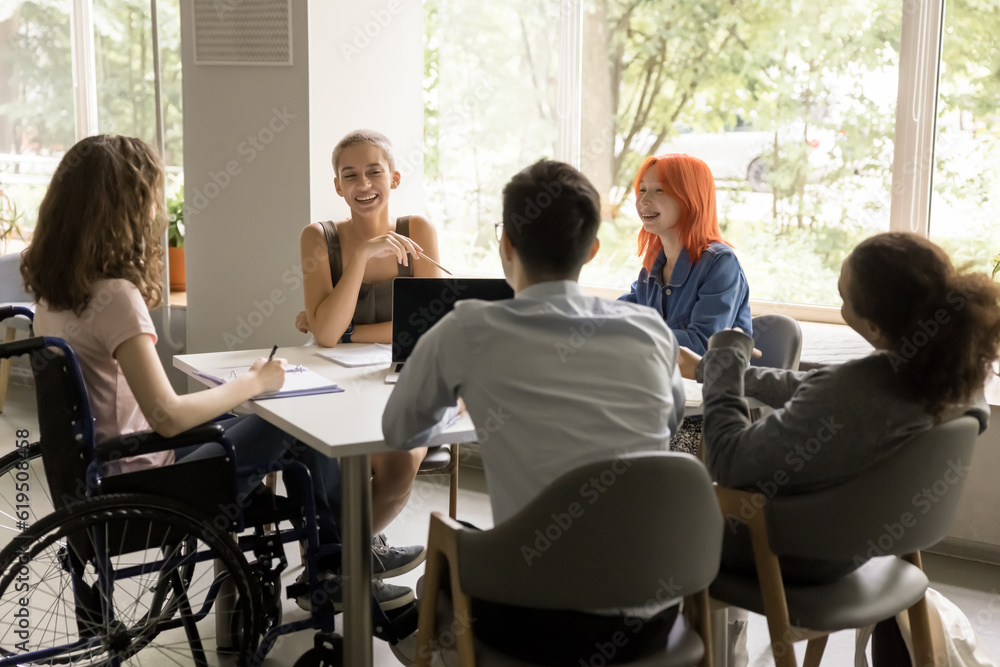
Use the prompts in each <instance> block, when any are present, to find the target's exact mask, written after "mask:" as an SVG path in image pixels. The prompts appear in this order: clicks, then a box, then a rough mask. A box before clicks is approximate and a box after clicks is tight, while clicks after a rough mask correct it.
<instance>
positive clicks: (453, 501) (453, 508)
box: [448, 445, 458, 519]
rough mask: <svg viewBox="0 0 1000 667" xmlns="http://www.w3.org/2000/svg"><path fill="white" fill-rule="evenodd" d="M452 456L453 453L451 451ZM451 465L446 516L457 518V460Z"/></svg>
mask: <svg viewBox="0 0 1000 667" xmlns="http://www.w3.org/2000/svg"><path fill="white" fill-rule="evenodd" d="M456 447H457V445H456ZM452 456H455V454H454V453H452ZM452 466H453V468H452V470H451V487H450V489H449V492H448V516H449V517H451V518H452V519H458V516H457V515H458V461H455V462H454V463H452Z"/></svg>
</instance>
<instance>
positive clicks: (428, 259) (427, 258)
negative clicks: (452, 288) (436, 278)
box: [417, 252, 455, 276]
mask: <svg viewBox="0 0 1000 667" xmlns="http://www.w3.org/2000/svg"><path fill="white" fill-rule="evenodd" d="M417 254H418V255H420V256H421V257H423V258H424V259H426V260H427V261H428V262H430V263H431V264H433V265H434V266H436V267H438V268H439V269H441V270H442V271H444V272H445V273H447V274H448V275H449V276H452V275H455V274H453V273H452V272H451V271H449V270H448V269H446V268H444V267H443V266H441V265H440V264H438V263H437V262H435V261H434V260H433V259H431V258H430V257H428V256H427V255H425V254H424V253H422V252H420V253H417Z"/></svg>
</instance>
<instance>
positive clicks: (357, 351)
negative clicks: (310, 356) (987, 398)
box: [316, 343, 392, 368]
mask: <svg viewBox="0 0 1000 667" xmlns="http://www.w3.org/2000/svg"><path fill="white" fill-rule="evenodd" d="M316 354H318V355H319V356H321V357H325V358H327V359H329V360H330V361H335V362H337V363H338V364H340V365H341V366H346V367H347V368H358V367H359V366H377V365H380V364H387V363H389V361H390V360H391V359H392V347H391V346H389V345H383V344H382V343H375V344H373V345H365V346H364V347H341V346H339V345H338V346H337V347H333V348H330V349H329V350H320V351H318V352H316Z"/></svg>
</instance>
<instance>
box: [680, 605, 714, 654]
mask: <svg viewBox="0 0 1000 667" xmlns="http://www.w3.org/2000/svg"><path fill="white" fill-rule="evenodd" d="M684 619H685V620H686V621H687V622H688V625H690V626H691V629H692V630H694V631H695V632H697V633H698V635H699V636H700V637H701V642H702V644H704V645H705V654H704V655H703V656H702V658H701V662H699V663H698V667H713V666H714V665H715V664H716V663H715V659H714V655H715V654H714V651H713V648H712V640H713V635H712V629H713V623H712V611H711V602H710V601H709V597H708V589H704V590H701V591H699V592H697V593H695V594H694V595H689V596H687V597H685V598H684Z"/></svg>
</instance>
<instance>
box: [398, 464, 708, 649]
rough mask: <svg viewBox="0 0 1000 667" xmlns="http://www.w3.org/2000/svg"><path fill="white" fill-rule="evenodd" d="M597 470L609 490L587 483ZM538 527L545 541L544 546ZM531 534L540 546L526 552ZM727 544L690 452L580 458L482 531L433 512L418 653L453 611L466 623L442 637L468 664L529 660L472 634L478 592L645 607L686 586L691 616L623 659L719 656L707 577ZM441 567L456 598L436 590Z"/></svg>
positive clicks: (536, 602) (498, 598) (544, 601)
mask: <svg viewBox="0 0 1000 667" xmlns="http://www.w3.org/2000/svg"><path fill="white" fill-rule="evenodd" d="M595 479H596V480H601V481H602V484H601V488H603V489H604V491H603V493H600V494H597V493H594V494H591V493H584V492H583V491H582V489H586V488H590V489H595V488H596V487H594V486H593V480H595ZM574 505H577V506H579V507H578V508H574ZM556 517H561V518H559V519H558V520H557V518H556ZM567 520H568V521H567ZM539 532H541V534H542V535H545V536H547V539H548V540H549V542H548V543H547V544H542V545H541V546H540V547H539V542H538V541H539ZM526 545H529V546H531V548H536V547H537V548H541V549H543V550H542V551H539V552H538V553H537V555H534V556H533V557H532V558H527V557H526V556H525V554H524V547H525V546H526ZM721 546H722V516H721V515H720V513H719V509H718V504H717V501H716V499H715V495H714V494H713V491H712V484H711V481H710V479H709V476H708V472H707V471H706V470H705V468H704V466H703V465H701V463H699V462H698V461H697V460H696V459H695V458H694V457H691V456H688V455H687V454H678V453H670V452H642V453H636V454H628V455H624V456H622V457H620V458H617V459H608V460H603V461H597V462H594V463H590V464H587V465H584V466H581V467H580V468H578V469H576V470H573V471H571V472H569V473H567V474H565V475H563V476H562V477H560V478H559V479H558V480H556V481H555V482H554V483H553V484H552V485H551V486H549V487H548V488H547V489H546V490H545V491H543V492H542V493H541V494H539V496H538V497H537V498H535V500H533V501H532V502H531V504H530V505H528V506H527V507H525V508H524V509H523V510H522V511H521V512H519V513H518V514H517V515H515V516H514V517H512V518H511V519H509V520H508V521H505V522H503V523H501V524H500V525H498V526H496V527H495V528H493V529H492V530H488V531H485V532H483V531H477V530H473V529H469V528H466V527H464V526H462V525H461V524H459V523H457V522H455V521H452V520H450V519H448V518H446V517H444V516H442V515H441V514H440V513H437V512H435V513H434V514H433V515H432V517H431V527H430V537H429V539H428V547H427V549H428V551H427V566H426V568H427V569H426V573H425V575H424V580H423V590H422V593H421V603H420V604H421V606H420V627H419V643H418V649H417V656H418V663H417V664H419V665H424V666H425V667H426V666H427V665H429V664H430V659H431V657H432V655H433V653H434V650H435V646H434V644H435V641H436V640H438V638H439V635H438V634H437V630H438V629H439V628H443V627H447V626H449V625H451V622H452V620H453V619H454V621H455V626H454V627H457V628H460V630H459V631H455V632H454V634H453V635H452V636H453V638H454V641H453V642H447V641H445V640H444V639H440V640H438V642H437V643H438V644H439V646H444V647H447V646H449V644H451V645H453V646H454V648H455V649H456V651H457V656H458V660H459V663H460V664H461V665H462V666H463V667H471V666H472V665H480V666H481V667H483V666H486V667H488V666H492V665H503V666H508V665H525V664H531V663H524V662H519V661H517V660H515V659H514V658H512V657H510V656H508V655H507V654H505V653H501V652H499V651H498V650H497V649H495V648H490V647H488V646H486V645H485V644H484V643H482V642H481V641H477V640H476V639H475V631H476V626H475V623H474V622H473V623H471V624H470V623H468V619H470V618H471V616H470V615H469V614H470V604H471V599H472V598H477V599H481V600H486V601H490V602H495V603H500V604H507V605H514V606H519V607H530V608H535V609H552V610H565V609H603V608H623V607H643V606H648V605H649V603H650V602H651V601H653V600H654V599H656V597H659V598H660V599H661V601H662V600H664V599H667V598H668V597H669V598H680V597H682V596H686V597H685V609H684V611H685V614H684V617H683V618H678V621H677V622H676V623H675V624H674V626H673V630H672V632H671V635H670V640H669V642H668V645H667V648H666V649H665V650H663V651H662V652H656V653H654V654H652V655H649V656H647V657H643V658H641V659H639V660H637V661H632V662H630V663H627V664H629V665H632V667H667V666H671V667H672V666H674V665H677V666H680V665H696V664H702V665H711V650H710V647H708V646H707V644H706V642H705V641H703V638H707V637H708V633H709V627H708V626H709V619H708V606H707V605H708V597H707V593H706V587H707V586H708V584H709V583H710V582H711V581H712V579H713V578H714V577H715V575H716V573H717V571H718V567H719V554H720V549H721ZM445 561H447V564H446V562H445ZM446 565H447V570H445V566H446ZM445 571H447V572H448V576H449V580H450V585H451V596H450V597H448V596H447V595H445V594H444V593H439V590H440V584H441V578H442V573H444V572H445ZM664 582H667V583H668V584H669V588H670V591H669V595H667V592H666V591H663V586H664ZM657 591H663V595H660V596H656V593H657ZM654 596H656V597H654ZM443 636H444V635H441V637H443ZM517 641H518V638H517V637H516V636H513V637H511V642H512V643H516V642H517Z"/></svg>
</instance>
